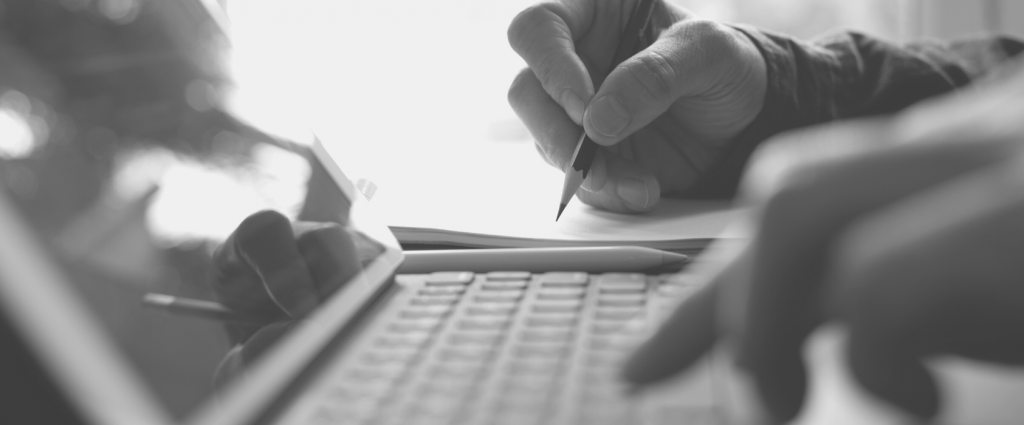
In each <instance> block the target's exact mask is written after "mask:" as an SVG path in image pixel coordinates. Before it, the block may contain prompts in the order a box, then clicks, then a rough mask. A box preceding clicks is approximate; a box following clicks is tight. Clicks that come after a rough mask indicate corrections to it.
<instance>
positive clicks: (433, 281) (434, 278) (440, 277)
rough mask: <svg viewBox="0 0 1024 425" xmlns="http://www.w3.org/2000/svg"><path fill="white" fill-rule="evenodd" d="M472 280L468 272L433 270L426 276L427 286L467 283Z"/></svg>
mask: <svg viewBox="0 0 1024 425" xmlns="http://www.w3.org/2000/svg"><path fill="white" fill-rule="evenodd" d="M472 281H473V273H470V272H434V273H431V274H430V275H428V276H427V279H426V281H425V282H424V283H426V285H427V286H449V285H462V286H465V285H468V284H469V283H470V282H472Z"/></svg>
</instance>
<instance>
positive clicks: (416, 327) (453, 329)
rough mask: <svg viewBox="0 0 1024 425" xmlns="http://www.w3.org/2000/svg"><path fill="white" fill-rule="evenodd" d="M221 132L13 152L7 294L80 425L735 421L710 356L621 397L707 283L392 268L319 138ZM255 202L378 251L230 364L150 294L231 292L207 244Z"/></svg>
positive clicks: (206, 326) (217, 331)
mask: <svg viewBox="0 0 1024 425" xmlns="http://www.w3.org/2000/svg"><path fill="white" fill-rule="evenodd" d="M212 140H213V141H212V142H211V143H209V144H208V145H205V146H201V147H196V146H192V147H190V148H188V149H178V148H174V147H167V146H163V145H160V144H153V143H149V144H147V143H141V144H132V143H121V144H117V145H114V146H113V147H110V148H108V149H103V150H98V149H93V150H90V149H79V148H77V147H73V146H38V147H36V148H35V149H36V150H35V151H30V152H26V153H24V154H23V155H22V156H15V155H11V156H9V157H7V158H4V159H3V160H0V165H2V166H0V169H2V170H3V171H4V172H5V176H8V177H10V176H14V177H15V178H13V179H12V178H6V179H5V184H4V190H0V234H3V235H6V236H5V237H4V238H0V259H2V263H3V267H0V311H2V312H3V315H4V319H5V320H6V321H8V322H10V323H11V324H13V326H14V328H15V329H16V333H17V334H18V335H20V339H21V341H22V343H23V344H24V345H25V346H26V347H27V348H28V349H29V351H30V352H31V353H33V354H34V356H35V357H36V358H37V359H38V361H39V362H40V363H41V365H42V367H43V369H44V370H45V371H46V374H47V375H48V376H49V377H50V379H52V380H53V381H54V382H55V383H56V386H57V387H58V388H59V389H60V391H61V393H62V395H63V397H65V398H66V400H68V401H69V402H70V403H71V405H72V406H73V407H74V409H75V410H76V411H77V412H78V413H79V414H80V415H81V416H82V418H84V422H86V423H96V424H113V425H118V424H126V425H127V424H133V425H134V424H142V423H145V424H170V423H188V424H197V425H198V424H251V423H260V424H262V423H266V424H277V423H280V424H347V423H353V424H363V423H366V424H370V423H373V424H390V423H394V424H408V423H439V424H448V423H467V424H483V423H516V424H527V423H538V424H539V423H552V424H563V423H636V422H639V418H641V417H644V418H648V419H650V420H656V419H657V420H658V421H659V422H653V423H661V422H664V423H680V421H682V423H720V422H721V421H722V420H724V417H723V411H722V408H721V406H722V401H721V400H720V397H722V394H723V393H724V392H723V388H720V387H718V386H716V385H717V384H718V381H716V379H714V377H713V374H712V370H711V369H710V368H709V367H703V368H699V369H698V370H697V371H696V372H695V373H692V374H691V375H692V376H690V377H689V378H688V379H686V380H684V381H685V382H684V383H683V384H680V385H676V386H674V387H672V388H671V389H670V390H666V391H662V392H661V394H660V395H658V394H655V393H658V391H654V392H652V393H651V394H649V395H645V396H639V397H629V396H627V394H626V392H625V389H624V388H623V386H622V384H620V383H619V382H618V380H617V371H618V365H619V362H621V361H622V360H623V359H624V357H625V356H626V355H627V354H628V353H629V352H630V350H631V348H632V344H635V343H636V342H637V341H638V340H639V338H642V337H643V336H645V335H646V332H648V331H649V329H650V328H651V326H653V324H655V323H656V322H657V320H658V318H659V317H663V316H664V315H665V314H666V313H667V312H668V311H669V309H670V308H672V306H674V305H675V303H677V302H678V300H679V299H681V298H683V297H685V296H686V294H688V293H690V292H692V290H693V289H695V287H694V286H693V283H692V282H690V281H688V280H687V277H686V275H685V274H676V275H645V274H629V273H610V274H602V275H589V274H587V273H585V271H579V270H551V271H550V272H546V273H532V274H531V273H526V272H521V271H517V270H496V271H494V272H492V273H468V272H460V271H459V270H438V271H437V272H436V273H432V274H424V275H397V276H396V275H395V270H396V268H397V267H398V266H399V264H401V262H402V258H403V254H402V250H401V248H400V246H399V244H398V242H397V240H396V239H395V237H394V236H393V235H392V233H391V232H390V231H389V229H388V228H387V227H386V226H385V225H384V224H383V223H381V222H380V221H378V220H377V218H378V217H380V214H379V213H378V212H375V211H374V209H373V207H374V205H373V202H372V201H370V200H367V198H366V196H364V194H362V193H361V192H360V191H359V190H358V189H357V185H356V184H353V182H352V181H350V180H349V179H348V178H347V177H346V175H345V174H344V172H343V170H341V169H340V168H339V167H338V166H337V165H336V163H335V162H334V161H333V160H331V158H330V155H328V153H327V151H326V149H325V148H324V147H323V145H322V144H320V143H319V142H318V141H308V142H307V143H294V142H286V141H280V140H275V139H270V138H265V137H264V138H260V137H253V136H252V135H248V136H247V135H239V134H228V133H226V132H225V134H221V135H219V136H217V137H214V138H213V139H212ZM26 181H27V182H28V183H26ZM32 181H35V182H36V183H35V184H32V183H31V182H32ZM263 209H275V210H277V211H280V212H282V213H283V214H285V215H286V216H288V217H289V218H291V219H293V220H309V221H321V222H328V221H331V222H335V223H337V224H339V225H343V226H346V227H347V228H349V229H350V230H352V231H353V232H355V233H357V234H358V235H360V237H362V238H365V241H364V242H366V243H368V244H369V245H370V246H372V247H374V249H373V250H372V251H373V252H374V254H373V255H372V256H370V257H368V258H364V259H363V261H362V267H363V268H362V270H361V271H360V272H359V273H358V274H357V275H355V276H354V277H353V278H352V279H351V280H350V281H348V282H347V283H346V284H344V285H342V286H341V288H340V289H338V290H337V291H336V292H334V293H333V294H330V295H329V296H326V297H325V298H324V299H323V300H322V303H321V305H320V306H319V307H318V308H317V309H316V310H314V311H313V312H312V313H311V314H309V315H308V317H305V318H303V319H302V320H301V321H299V322H294V323H289V324H288V328H289V329H290V330H289V331H287V332H285V333H283V335H281V336H280V337H277V338H274V340H273V343H272V344H268V345H269V347H268V348H266V349H265V350H261V353H260V354H258V355H257V356H250V357H249V358H247V362H246V363H245V365H244V367H243V368H242V370H236V371H233V372H232V373H230V374H229V373H227V372H225V371H224V370H225V368H224V366H223V363H224V362H225V359H226V358H227V357H228V356H229V355H230V353H231V351H232V349H234V348H235V347H236V346H237V344H238V343H240V342H242V341H236V340H233V339H232V333H231V329H230V326H229V325H226V324H225V323H224V322H223V321H220V320H211V319H210V318H208V317H197V316H195V315H192V314H181V313H175V312H169V311H167V310H166V309H157V308H153V307H152V306H149V305H146V304H145V303H143V299H144V298H145V297H147V296H151V295H152V294H163V295H170V296H176V297H182V298H188V299H196V300H205V301H221V300H219V299H218V298H217V295H216V294H215V293H213V291H212V290H211V289H210V285H209V280H208V279H210V277H209V275H210V267H211V266H212V263H211V262H212V255H213V251H214V248H215V247H216V246H217V244H218V243H220V242H221V241H223V240H224V238H226V237H227V236H228V234H230V232H231V231H232V230H233V229H234V228H235V226H237V223H238V222H240V221H241V220H242V219H243V218H244V217H245V216H247V215H248V214H251V213H253V212H256V211H260V210H263ZM265 324H267V325H270V324H271V323H270V321H268V322H267V323H265ZM677 395H678V396H677ZM651 418H654V419H651ZM658 418H660V419H658ZM645 420H647V419H645Z"/></svg>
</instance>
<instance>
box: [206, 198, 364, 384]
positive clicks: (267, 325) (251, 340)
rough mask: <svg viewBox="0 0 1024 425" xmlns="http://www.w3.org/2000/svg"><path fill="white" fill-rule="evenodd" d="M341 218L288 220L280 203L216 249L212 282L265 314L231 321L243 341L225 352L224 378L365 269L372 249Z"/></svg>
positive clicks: (227, 297)
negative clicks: (250, 320)
mask: <svg viewBox="0 0 1024 425" xmlns="http://www.w3.org/2000/svg"><path fill="white" fill-rule="evenodd" d="M364 245H366V244H361V243H359V236H358V235H355V234H353V233H352V232H350V231H349V230H347V229H345V228H343V227H342V226H340V225H338V224H335V223H311V222H290V221H289V220H288V218H286V217H285V216H284V215H282V214H280V213H278V212H276V211H269V210H268V211H260V212H257V213H254V214H252V215H250V216H249V217H248V218H246V219H245V220H244V221H242V223H241V224H239V225H238V228H237V229H236V230H235V231H234V233H232V235H231V236H230V237H229V238H228V239H227V240H226V241H225V242H224V243H223V244H222V245H221V246H220V247H218V248H217V251H216V253H215V254H214V272H213V276H211V279H210V281H211V286H212V287H213V289H214V291H215V292H216V293H217V295H218V298H219V299H220V301H221V303H223V304H224V305H226V306H227V307H230V308H231V309H233V310H235V311H237V312H240V313H244V314H247V315H250V316H254V317H258V318H260V319H261V322H260V323H255V324H252V325H235V324H232V325H229V326H228V332H229V334H230V336H231V339H232V340H234V341H236V342H238V343H242V344H241V345H239V346H237V347H236V348H235V349H234V350H232V351H231V352H230V353H229V354H228V356H227V357H226V358H225V359H224V361H223V362H222V364H221V367H220V368H219V370H218V372H217V375H218V381H221V380H223V379H225V378H227V377H229V376H233V375H234V374H235V373H237V372H238V371H239V370H240V369H241V368H243V367H244V366H245V365H246V364H248V363H249V362H250V361H252V360H253V359H255V358H256V357H257V356H258V355H259V354H260V353H262V352H263V350H265V349H266V348H267V347H269V346H270V345H271V344H272V343H273V342H274V341H276V340H277V339H278V338H279V337H281V336H282V335H284V333H285V332H287V331H288V330H289V329H290V328H291V327H292V326H293V324H294V323H296V320H299V319H302V318H303V317H304V316H305V315H306V314H308V313H310V312H311V311H312V310H313V309H315V308H316V306H317V305H319V304H320V302H321V301H323V300H325V299H326V298H327V297H328V296H330V295H331V294H332V293H334V291H336V290H338V288H340V287H341V286H342V285H343V284H345V282H348V280H349V279H351V278H352V277H353V276H355V274H356V273H358V272H359V271H360V270H362V266H361V263H360V258H361V257H363V256H366V255H368V254H372V253H367V252H364V251H367V250H372V247H370V246H364Z"/></svg>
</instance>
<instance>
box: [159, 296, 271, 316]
mask: <svg viewBox="0 0 1024 425" xmlns="http://www.w3.org/2000/svg"><path fill="white" fill-rule="evenodd" d="M142 304H143V305H145V306H147V307H152V308H155V309H159V310H164V311H168V312H171V313H177V314H182V315H188V316H196V317H202V318H205V319H213V320H219V321H221V322H231V323H240V324H264V323H267V322H268V320H266V319H260V318H258V317H255V316H252V315H248V314H244V313H240V312H237V311H235V310H232V309H230V308H228V307H225V306H224V305H223V304H221V303H218V302H216V301H209V300H197V299H194V298H184V297H176V296H173V295H167V294H157V293H152V292H150V293H148V294H145V295H143V296H142Z"/></svg>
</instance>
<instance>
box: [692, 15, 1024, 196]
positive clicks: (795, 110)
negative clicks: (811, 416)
mask: <svg viewBox="0 0 1024 425" xmlns="http://www.w3.org/2000/svg"><path fill="white" fill-rule="evenodd" d="M737 28H738V29H739V30H740V31H743V32H744V33H745V34H746V35H747V36H748V37H750V39H751V40H753V41H754V43H755V44H756V45H757V47H758V49H759V50H760V51H761V54H762V56H763V57H764V59H765V63H766V64H767V70H768V87H767V89H768V90H767V93H766V94H765V100H764V107H763V108H762V110H761V113H760V114H759V115H758V117H757V118H756V119H755V120H754V122H752V123H751V124H750V126H748V127H747V129H746V130H744V131H743V133H741V134H740V136H739V137H738V139H737V140H736V142H735V143H733V144H732V145H731V147H730V150H729V151H728V152H726V153H725V155H723V158H722V161H721V162H720V163H719V164H717V165H716V166H715V167H714V168H712V169H711V170H710V171H709V172H708V173H707V174H706V175H705V176H704V177H703V178H702V179H701V180H700V181H699V182H698V183H697V185H695V187H694V188H693V189H692V190H690V191H689V192H688V193H687V194H686V196H687V197H692V198H729V197H732V196H733V195H734V194H735V192H736V188H737V185H738V184H739V181H740V177H741V175H742V173H743V169H744V166H745V165H746V161H747V159H748V158H749V157H750V154H751V153H752V152H753V150H754V149H755V148H756V147H757V145H758V144H759V143H760V142H761V141H763V140H765V139H767V138H769V137H771V136H773V135H775V134H777V133H780V132H782V131H785V130H789V129H794V128H799V127H805V126H809V125H814V124H819V123H823V122H827V121H832V120H837V119H844V118H856V117H866V116H872V115H882V114H891V113H893V112H896V111H899V110H900V109H903V108H905V107H907V106H909V105H911V104H913V103H915V102H917V101H919V100H922V99H925V98H928V97H931V96H935V95H938V94H942V93H946V92H949V91H952V90H954V89H956V88H958V87H962V86H964V85H966V84H968V83H970V82H971V81H972V80H974V79H977V78H979V77H981V76H982V75H984V74H985V73H987V72H988V71H989V70H991V69H992V68H994V67H996V66H998V65H999V64H1001V63H1003V62H1006V61H1007V59H1009V58H1011V57H1013V56H1015V55H1017V54H1018V53H1019V52H1020V51H1021V50H1024V43H1021V42H1020V41H1016V40H1012V39H1008V38H1002V37H984V38H972V39H963V40H957V41H952V42H939V41H924V42H917V43H910V44H905V45H896V44H893V43H890V42H887V41H885V40H881V39H878V38H873V37H870V36H867V35H864V34H860V33H856V32H839V33H832V34H829V35H827V36H825V37H822V38H820V39H818V40H815V41H813V42H801V41H797V40H794V39H792V38H790V37H786V36H782V35H777V34H773V33H770V32H767V31H761V30H757V29H753V28H750V27H745V26H738V27H737Z"/></svg>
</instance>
